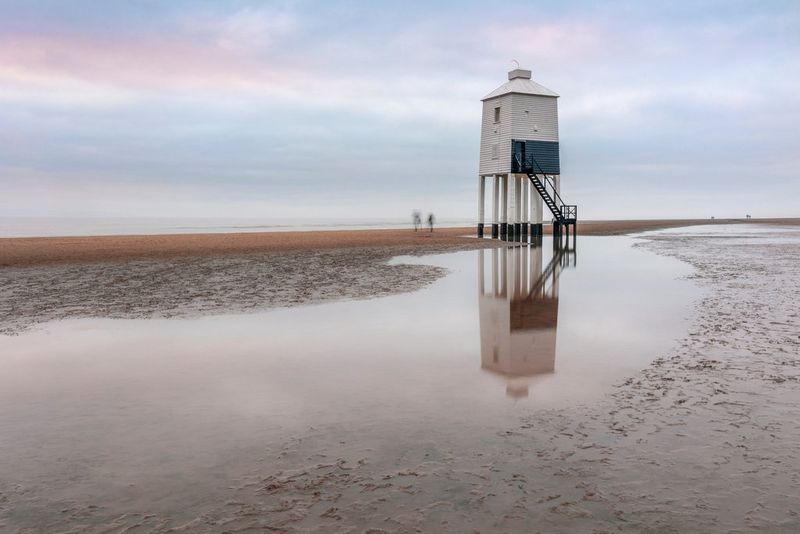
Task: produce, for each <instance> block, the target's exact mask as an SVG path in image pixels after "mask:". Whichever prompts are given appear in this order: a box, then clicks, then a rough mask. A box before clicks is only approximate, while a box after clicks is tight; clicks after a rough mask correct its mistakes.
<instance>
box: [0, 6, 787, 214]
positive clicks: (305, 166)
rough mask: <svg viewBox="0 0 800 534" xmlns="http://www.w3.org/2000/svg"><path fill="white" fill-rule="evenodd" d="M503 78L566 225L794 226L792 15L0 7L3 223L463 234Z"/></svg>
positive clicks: (781, 11)
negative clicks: (545, 148) (216, 223)
mask: <svg viewBox="0 0 800 534" xmlns="http://www.w3.org/2000/svg"><path fill="white" fill-rule="evenodd" d="M512 60H517V61H518V62H519V64H520V65H521V66H522V67H523V68H528V69H531V70H532V71H533V79H534V80H536V81H537V82H539V83H541V84H542V85H544V86H546V87H548V88H550V89H553V90H554V91H556V92H557V93H559V94H560V95H561V97H560V99H559V115H560V141H561V159H562V161H561V169H562V196H563V197H564V198H565V200H566V201H567V202H569V203H575V204H578V205H579V210H580V212H579V215H580V216H581V218H584V219H587V218H591V219H625V218H642V217H644V218H655V217H710V216H716V217H733V216H737V217H741V216H744V215H745V214H751V215H753V216H754V217H781V216H783V217H787V216H800V2H798V1H795V0H789V1H764V0H761V1H738V0H725V1H710V0H709V1H695V2H679V1H673V2H636V1H627V2H574V1H530V0H528V1H522V2H516V1H513V0H512V1H505V2H501V3H498V2H485V1H484V2H455V1H452V2H451V1H442V2H433V1H426V2H414V1H410V0H405V1H398V2H394V1H386V2H382V1H377V0H373V1H366V0H362V1H335V0H331V1H324V2H323V1H320V2H311V1H284V2H269V1H245V0H234V1H197V0H195V1H186V0H172V1H170V2H163V1H161V0H138V1H107V2H105V1H104V2H97V1H95V0H72V1H66V0H39V1H36V2H31V1H30V0H0V190H1V191H2V194H1V195H0V216H60V217H95V216H97V217H109V216H114V217H128V216H130V217H269V218H287V219H303V218H350V217H358V218H371V219H382V218H383V219H386V218H402V217H408V216H409V214H410V212H411V210H412V209H420V210H423V211H424V212H428V211H433V212H434V213H436V214H437V216H438V217H439V218H440V219H470V218H475V217H476V216H477V182H478V179H477V169H478V143H479V137H480V115H481V102H480V99H481V98H482V97H483V96H484V95H486V94H487V93H489V92H490V91H491V90H493V89H494V88H495V87H497V86H499V85H500V84H502V83H504V82H505V81H506V77H507V71H508V70H510V69H511V68H513V67H512Z"/></svg>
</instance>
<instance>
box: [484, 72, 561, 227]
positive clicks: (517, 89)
mask: <svg viewBox="0 0 800 534" xmlns="http://www.w3.org/2000/svg"><path fill="white" fill-rule="evenodd" d="M478 174H479V191H480V194H479V210H478V235H479V236H481V237H482V236H483V232H484V222H485V220H484V214H485V190H486V179H487V178H489V179H490V181H491V183H492V197H491V198H492V204H491V210H492V237H493V238H497V237H500V238H501V239H508V240H514V241H521V240H527V236H528V235H529V234H530V235H531V236H534V237H536V236H541V235H542V221H543V220H544V219H550V218H551V217H550V216H552V221H553V231H554V234H556V235H560V234H561V230H562V228H566V231H567V235H569V225H570V224H572V225H573V226H574V225H575V223H576V219H577V208H576V207H575V206H571V205H567V204H565V203H564V202H563V200H562V199H561V194H560V193H561V168H560V158H559V145H558V94H556V93H555V92H554V91H551V90H550V89H548V88H547V87H544V86H543V85H540V84H538V83H536V82H535V81H533V80H532V79H531V71H529V70H525V69H519V68H518V69H514V70H512V71H511V72H509V73H508V81H507V82H505V83H504V84H503V85H501V86H500V87H498V88H497V89H495V90H494V91H492V92H491V93H489V94H488V95H486V96H485V97H484V98H483V119H482V121H481V151H480V165H479V171H478ZM545 210H546V212H545ZM545 213H547V214H545Z"/></svg>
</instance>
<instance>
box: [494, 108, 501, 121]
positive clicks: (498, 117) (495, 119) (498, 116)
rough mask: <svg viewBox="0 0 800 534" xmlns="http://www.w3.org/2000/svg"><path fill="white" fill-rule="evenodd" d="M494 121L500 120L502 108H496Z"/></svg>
mask: <svg viewBox="0 0 800 534" xmlns="http://www.w3.org/2000/svg"><path fill="white" fill-rule="evenodd" d="M494 122H500V108H494Z"/></svg>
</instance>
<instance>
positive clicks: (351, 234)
mask: <svg viewBox="0 0 800 534" xmlns="http://www.w3.org/2000/svg"><path fill="white" fill-rule="evenodd" d="M748 222H749V223H754V222H759V223H763V224H791V225H796V224H800V219H758V220H755V219H752V220H745V219H716V220H713V221H712V220H709V219H665V220H639V221H585V222H584V221H581V222H580V224H579V225H578V235H620V234H629V233H633V232H642V231H646V230H656V229H661V228H677V227H683V226H691V225H697V224H712V223H713V224H738V223H748ZM549 232H550V227H549V226H547V225H545V233H546V234H549ZM474 234H475V228H437V229H436V230H435V231H434V232H432V233H430V232H427V231H424V230H423V231H420V232H413V231H411V230H344V231H336V230H332V231H319V232H261V233H226V234H175V235H140V236H133V235H132V236H128V235H125V236H94V237H38V238H3V239H0V266H24V265H42V264H54V263H94V262H101V261H121V260H132V259H157V258H180V257H203V256H206V257H208V256H220V255H231V254H254V253H269V254H281V253H289V252H299V251H318V250H328V249H339V248H360V247H395V248H397V249H402V248H408V247H422V248H424V249H431V248H434V247H443V248H447V247H453V246H460V247H475V246H491V245H490V244H485V245H476V244H475V243H474V242H470V241H471V240H469V239H466V238H465V236H469V237H472V236H473V235H474Z"/></svg>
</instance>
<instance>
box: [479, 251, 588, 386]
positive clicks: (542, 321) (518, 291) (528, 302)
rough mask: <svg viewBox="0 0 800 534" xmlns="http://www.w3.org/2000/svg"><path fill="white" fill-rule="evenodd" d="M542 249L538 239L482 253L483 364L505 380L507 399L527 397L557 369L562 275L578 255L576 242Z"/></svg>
mask: <svg viewBox="0 0 800 534" xmlns="http://www.w3.org/2000/svg"><path fill="white" fill-rule="evenodd" d="M543 252H544V251H543V248H542V246H541V240H538V241H534V243H532V244H526V245H521V246H512V247H506V248H497V249H492V250H490V251H483V250H481V251H480V254H479V262H480V264H479V267H478V276H479V284H478V301H479V310H480V329H481V331H480V334H481V368H482V369H483V370H485V371H488V372H491V373H495V374H497V375H499V376H501V377H502V378H503V379H504V380H505V382H506V394H507V395H508V396H509V397H515V398H518V397H527V396H528V394H529V390H530V388H531V386H532V384H533V383H534V382H535V381H536V377H537V376H540V375H542V374H544V373H552V372H553V371H554V370H555V360H556V332H557V329H558V279H559V276H560V275H561V271H562V269H564V268H566V267H574V266H575V264H576V256H575V248H574V246H573V247H571V248H564V247H557V248H554V249H553V253H552V256H550V255H547V256H549V258H547V259H546V260H545V254H543ZM487 275H489V276H488V277H487ZM487 278H488V279H487Z"/></svg>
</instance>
